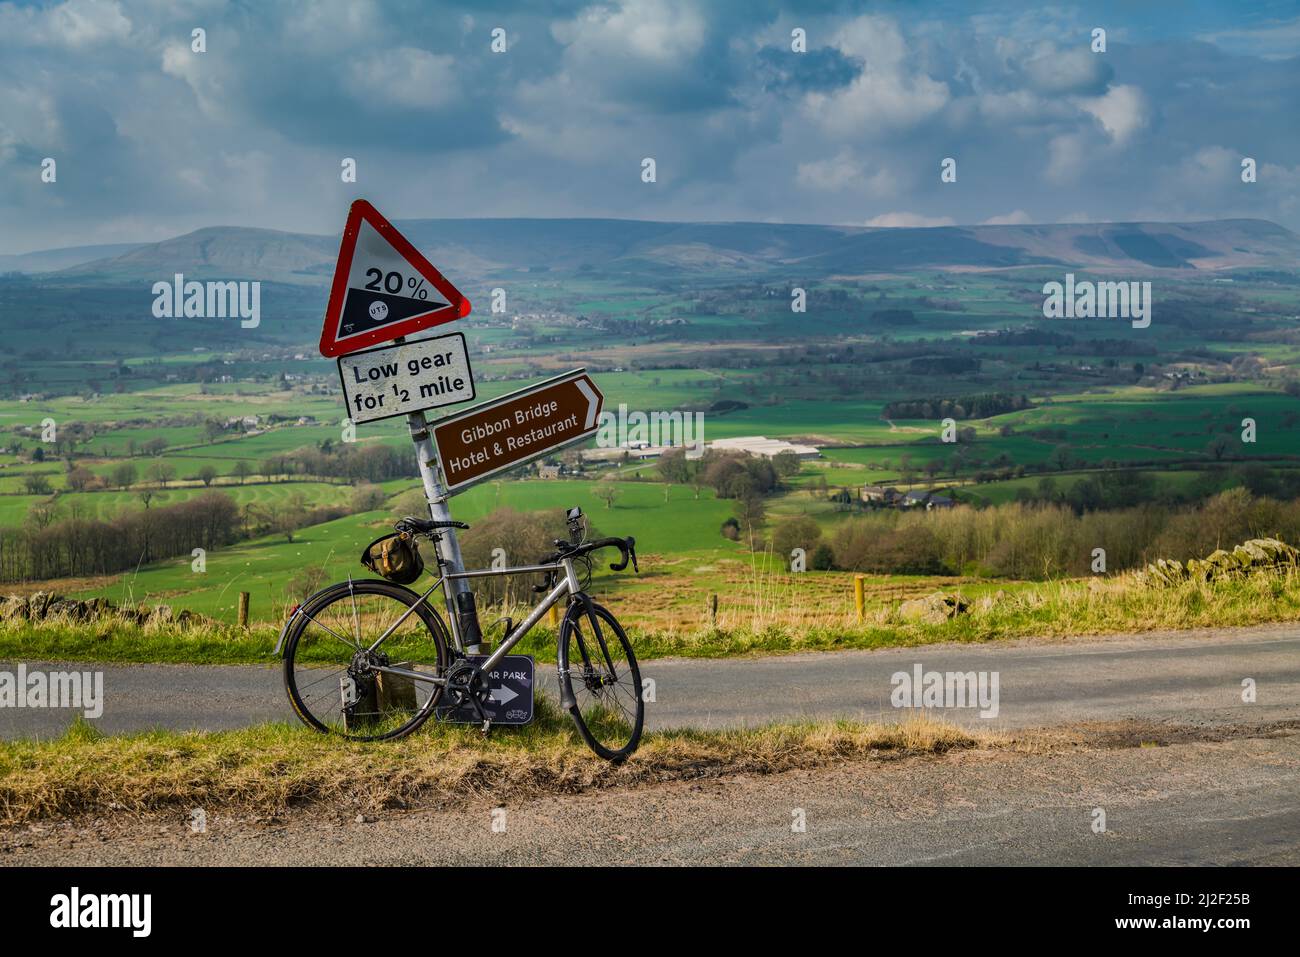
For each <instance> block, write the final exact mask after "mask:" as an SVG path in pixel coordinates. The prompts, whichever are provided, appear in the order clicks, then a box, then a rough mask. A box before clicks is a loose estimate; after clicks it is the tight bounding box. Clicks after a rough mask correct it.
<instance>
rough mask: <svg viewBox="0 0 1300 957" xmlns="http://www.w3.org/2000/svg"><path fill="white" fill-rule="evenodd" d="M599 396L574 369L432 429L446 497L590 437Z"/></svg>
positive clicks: (584, 375)
mask: <svg viewBox="0 0 1300 957" xmlns="http://www.w3.org/2000/svg"><path fill="white" fill-rule="evenodd" d="M603 401H604V396H602V395H601V394H600V390H599V389H597V388H596V383H594V382H592V381H591V376H589V375H587V373H586V370H585V369H575V370H574V371H573V372H567V373H565V374H564V375H561V376H556V377H555V378H554V379H547V380H546V381H545V382H539V383H537V385H532V386H529V387H528V388H526V389H520V390H519V391H518V392H511V393H509V394H508V395H503V396H501V398H499V399H493V400H492V401H491V402H484V403H483V404H482V405H476V406H474V407H473V408H472V409H466V410H465V411H463V412H457V413H456V414H455V415H450V416H448V417H447V418H445V419H439V420H438V421H437V422H435V423H433V439H434V442H435V443H436V444H437V447H438V464H439V465H440V466H442V477H443V481H444V482H446V485H447V491H448V493H450V494H455V493H456V492H460V491H463V490H464V489H466V488H468V487H469V486H471V485H473V484H474V483H475V482H481V481H482V480H483V479H485V478H488V477H489V476H492V475H495V474H497V473H498V472H503V471H505V470H506V469H509V468H514V467H515V466H516V465H522V464H523V463H525V462H531V461H532V460H533V459H536V458H539V457H541V456H543V455H546V454H547V453H550V452H554V451H555V450H556V449H559V448H563V447H564V446H566V445H569V444H570V443H573V442H577V441H579V440H581V439H586V438H590V437H591V436H593V435H595V434H596V425H597V423H598V422H599V420H600V408H601V404H602V402H603Z"/></svg>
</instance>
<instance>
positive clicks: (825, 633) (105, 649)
mask: <svg viewBox="0 0 1300 957" xmlns="http://www.w3.org/2000/svg"><path fill="white" fill-rule="evenodd" d="M795 577H799V576H795ZM963 587H964V586H963V585H962V584H957V585H955V586H947V587H946V588H945V590H948V591H956V592H958V593H961V592H963ZM987 589H988V583H987V582H981V583H979V587H978V589H972V591H982V592H985V594H983V596H982V597H974V596H973V595H972V596H971V597H973V598H974V600H973V602H972V606H971V609H970V611H968V612H966V613H965V614H962V615H958V616H957V617H955V618H953V619H951V620H949V621H944V622H939V623H932V622H924V621H909V620H907V619H905V618H904V617H903V616H902V615H900V613H899V610H898V605H897V603H895V602H881V603H880V604H879V605H878V606H876V607H874V608H870V609H868V611H867V614H866V617H865V619H864V620H861V621H859V620H858V619H857V617H856V616H855V615H854V614H852V613H846V614H844V615H841V616H838V617H833V618H830V619H829V620H828V618H827V616H826V615H825V614H824V613H823V612H822V611H821V609H819V608H817V607H816V605H817V603H816V602H810V601H808V600H806V598H805V597H803V596H801V595H800V593H799V590H798V587H797V586H790V587H785V586H782V588H781V589H779V590H774V591H776V593H775V594H771V593H765V594H763V595H762V597H761V601H760V602H758V603H756V607H755V609H754V612H753V614H751V615H741V614H732V615H729V616H728V618H727V619H726V620H724V621H723V622H722V624H721V625H720V626H719V627H713V628H702V627H697V628H673V627H664V626H663V625H661V624H660V625H656V624H655V623H648V624H647V623H643V622H639V621H638V615H637V612H636V608H635V605H634V604H632V603H630V602H629V603H621V602H620V603H619V604H617V605H614V606H613V607H614V611H615V612H616V613H617V614H618V615H619V617H620V618H621V619H622V620H624V622H625V623H626V625H627V627H628V631H629V633H630V635H631V637H632V640H633V644H634V646H635V648H636V651H637V654H638V656H639V657H641V658H643V659H650V658H659V657H665V656H669V655H678V656H683V657H691V658H726V657H734V656H740V655H747V654H783V653H788V652H796V651H819V650H831V649H843V648H883V647H891V646H909V645H922V644H929V643H933V642H940V641H958V642H983V641H992V640H997V639H1005V638H1025V637H1035V636H1043V637H1070V636H1077V635H1104V634H1116V633H1123V632H1144V631H1157V630H1166V629H1167V630H1178V629H1186V628H1208V627H1219V628H1222V627H1231V626H1238V625H1257V624H1267V623H1272V622H1283V621H1295V620H1298V619H1300V573H1297V572H1296V571H1295V570H1288V571H1283V572H1277V573H1261V574H1255V575H1251V576H1249V577H1246V578H1240V579H1235V580H1231V581H1222V582H1210V583H1206V582H1184V583H1182V584H1180V585H1178V586H1176V587H1171V588H1152V587H1148V586H1145V585H1141V584H1139V583H1137V582H1136V581H1135V580H1134V579H1133V577H1132V576H1131V575H1118V576H1115V577H1113V578H1097V579H1072V580H1066V581H1056V582H1044V583H1040V584H1037V585H1033V586H1030V587H1025V588H1018V589H1016V590H1014V591H1008V592H1005V593H1004V592H994V593H991V594H990V593H987ZM968 594H969V592H968ZM277 634H278V631H277V628H276V627H275V626H273V625H269V624H260V625H254V626H253V627H252V628H251V629H250V630H248V631H241V630H239V629H236V628H233V627H229V626H221V625H218V626H193V625H177V624H172V623H166V624H145V625H134V624H126V623H122V622H120V621H113V622H108V623H97V622H86V623H75V622H68V621H60V620H57V619H52V620H51V619H47V620H44V621H37V622H28V621H23V620H6V621H0V659H7V660H25V661H37V660H39V661H105V662H176V663H180V662H189V663H196V664H249V663H259V662H260V663H270V662H272V661H273V660H274V659H272V658H271V654H270V653H271V649H272V648H273V647H274V645H275V639H276V635H277ZM516 652H517V653H520V654H532V655H534V656H535V657H536V658H537V659H538V660H539V661H554V660H555V633H554V631H553V630H552V629H550V628H549V627H548V626H546V625H540V626H538V627H537V628H535V629H534V630H533V631H532V632H531V633H530V634H529V635H528V636H527V637H526V638H525V639H524V641H523V642H521V643H520V645H519V646H518V647H517V648H516Z"/></svg>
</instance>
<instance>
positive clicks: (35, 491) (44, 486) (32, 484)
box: [23, 449, 54, 495]
mask: <svg viewBox="0 0 1300 957" xmlns="http://www.w3.org/2000/svg"><path fill="white" fill-rule="evenodd" d="M37 451H40V450H39V449H38V450H37ZM23 488H25V489H26V490H27V494H28V495H49V494H50V493H51V492H52V491H54V489H53V488H51V487H50V480H49V479H47V478H46V477H45V476H44V475H26V476H24V477H23Z"/></svg>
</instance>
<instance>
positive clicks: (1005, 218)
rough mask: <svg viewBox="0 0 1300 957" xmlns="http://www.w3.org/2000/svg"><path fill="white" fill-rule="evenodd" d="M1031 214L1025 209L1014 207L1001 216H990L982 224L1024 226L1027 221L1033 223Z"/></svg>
mask: <svg viewBox="0 0 1300 957" xmlns="http://www.w3.org/2000/svg"><path fill="white" fill-rule="evenodd" d="M1032 222H1033V220H1032V219H1030V218H1029V214H1028V213H1026V212H1025V211H1024V210H1023V209H1013V210H1012V211H1011V212H1009V213H1004V214H1003V215H1001V216H990V217H989V218H988V219H986V220H984V222H983V223H982V224H981V225H983V226H1023V225H1024V224H1025V223H1032Z"/></svg>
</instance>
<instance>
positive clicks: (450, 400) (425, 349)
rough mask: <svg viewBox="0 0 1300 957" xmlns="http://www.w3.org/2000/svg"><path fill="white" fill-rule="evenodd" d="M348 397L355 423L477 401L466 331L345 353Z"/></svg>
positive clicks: (342, 363)
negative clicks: (466, 343) (466, 342)
mask: <svg viewBox="0 0 1300 957" xmlns="http://www.w3.org/2000/svg"><path fill="white" fill-rule="evenodd" d="M338 366H339V381H340V382H341V383H342V385H343V401H344V404H345V405H346V406H347V407H348V415H349V416H350V417H351V419H352V421H353V422H354V423H357V424H360V423H362V422H376V421H378V420H380V419H391V418H392V417H393V416H396V415H407V414H409V413H411V412H423V411H424V410H426V409H437V408H441V407H442V406H444V405H455V404H456V403H458V402H473V401H474V397H475V392H474V376H473V374H472V373H471V372H470V367H469V354H468V352H467V351H466V349H465V335H464V333H460V332H453V333H452V334H451V335H448V336H437V337H435V338H432V339H417V340H415V341H409V342H403V343H400V344H398V345H393V346H380V347H378V348H376V349H365V350H363V351H361V352H351V353H349V354H348V355H346V356H340V357H339V360H338Z"/></svg>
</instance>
